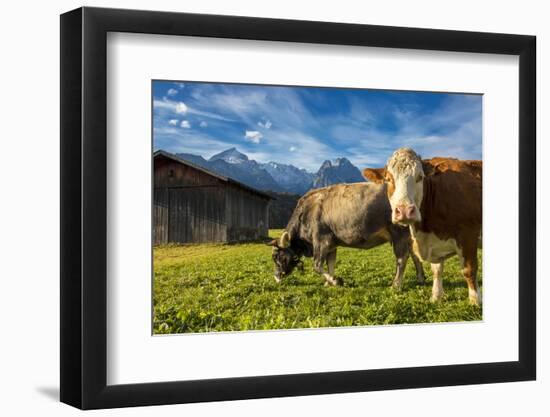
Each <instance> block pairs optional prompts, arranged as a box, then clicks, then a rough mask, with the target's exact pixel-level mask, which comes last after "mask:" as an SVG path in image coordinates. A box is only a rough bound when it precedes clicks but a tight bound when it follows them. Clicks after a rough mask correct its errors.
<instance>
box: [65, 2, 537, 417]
mask: <svg viewBox="0 0 550 417" xmlns="http://www.w3.org/2000/svg"><path fill="white" fill-rule="evenodd" d="M61 101H62V105H61V112H62V120H61V164H62V166H61V191H62V196H61V210H62V211H61V220H62V221H61V227H62V229H61V238H62V247H61V266H62V268H61V400H62V401H63V402H65V403H68V404H71V405H73V406H76V407H79V408H83V409H90V408H110V407H123V406H137V405H154V404H172V403H185V402H199V401H216V400H231V399H247V398H263V397H276V396H296V395H313V394H325V393H341V392H353V391H368V390H386V389H399V388H419V387H434V386H445V385H461V384H479V383H494V382H505V381H522V380H531V379H535V375H536V352H535V337H536V334H535V328H536V317H535V287H536V286H535V278H536V277H535V246H536V240H535V236H536V222H535V221H536V212H535V201H536V195H535V152H536V149H535V103H536V100H535V38H534V37H531V36H524V35H508V34H490V33H474V32H458V31H444V30H430V29H414V28H397V27H382V26H371V25H352V24H339V23H322V22H307V21H290V20H276V19H260V18H250V17H233V16H212V15H196V14H185V13H167V12H148V11H134V10H115V9H97V8H81V9H78V10H74V11H71V12H68V13H66V14H64V15H62V16H61ZM411 341H413V342H412V343H411Z"/></svg>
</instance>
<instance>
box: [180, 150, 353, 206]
mask: <svg viewBox="0 0 550 417" xmlns="http://www.w3.org/2000/svg"><path fill="white" fill-rule="evenodd" d="M177 156H178V157H179V158H181V159H184V160H186V161H189V162H191V163H192V164H195V165H198V166H201V167H203V168H206V169H208V170H210V171H214V172H216V173H218V174H221V175H223V176H226V177H231V178H234V179H236V180H237V181H240V182H242V183H244V184H246V185H248V186H250V187H253V188H256V189H259V190H264V191H274V192H287V193H292V194H298V195H302V194H304V193H306V192H307V191H308V190H310V189H312V188H320V187H326V186H327V185H332V184H338V183H342V182H348V183H349V182H362V181H364V179H363V177H362V176H361V172H360V171H359V169H357V167H356V166H354V165H353V164H352V163H351V162H350V161H349V160H348V159H346V158H337V159H336V160H334V161H328V160H327V161H324V162H323V163H322V164H321V167H320V168H319V170H318V171H317V172H316V173H312V172H308V171H306V170H305V169H301V168H297V167H295V166H294V165H289V164H282V163H279V162H267V163H259V162H256V161H255V160H253V159H250V158H248V156H247V155H245V154H244V153H241V152H239V151H238V150H237V149H236V148H229V149H226V150H225V151H223V152H220V153H218V154H216V155H214V156H212V157H211V158H210V159H205V158H203V157H202V156H199V155H193V154H189V153H178V154H177Z"/></svg>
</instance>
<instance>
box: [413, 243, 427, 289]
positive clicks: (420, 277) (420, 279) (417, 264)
mask: <svg viewBox="0 0 550 417" xmlns="http://www.w3.org/2000/svg"><path fill="white" fill-rule="evenodd" d="M411 258H412V260H413V262H414V268H415V269H416V282H417V283H418V284H419V285H424V282H426V275H424V267H423V266H422V262H421V261H420V259H418V256H416V255H415V254H414V252H413V251H411Z"/></svg>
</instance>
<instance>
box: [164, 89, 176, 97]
mask: <svg viewBox="0 0 550 417" xmlns="http://www.w3.org/2000/svg"><path fill="white" fill-rule="evenodd" d="M166 94H168V95H169V96H175V95H176V94H178V90H176V89H175V88H171V89H169V90H168V91H167V92H166Z"/></svg>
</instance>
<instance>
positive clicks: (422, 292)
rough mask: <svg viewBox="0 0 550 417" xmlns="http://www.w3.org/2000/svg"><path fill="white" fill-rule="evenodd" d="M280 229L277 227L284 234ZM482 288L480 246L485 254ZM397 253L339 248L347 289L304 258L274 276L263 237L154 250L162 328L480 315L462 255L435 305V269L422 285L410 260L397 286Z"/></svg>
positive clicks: (158, 328)
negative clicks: (296, 267)
mask: <svg viewBox="0 0 550 417" xmlns="http://www.w3.org/2000/svg"><path fill="white" fill-rule="evenodd" d="M280 233H281V231H280V230H272V231H271V232H270V235H271V236H272V237H277V236H279V235H280ZM478 256H479V261H480V272H479V275H478V282H479V284H480V286H481V281H482V268H481V250H479V252H478ZM394 262H395V258H394V256H393V252H392V250H391V246H390V245H389V244H385V245H382V246H379V247H377V248H374V249H372V250H368V251H365V250H357V249H348V248H338V256H337V263H336V275H337V276H338V277H341V278H343V280H344V286H343V287H325V286H324V285H323V283H324V278H322V277H320V276H319V275H317V274H316V273H315V272H314V271H313V268H312V263H311V259H306V261H305V262H304V272H303V273H301V272H299V271H295V272H294V273H293V274H292V275H291V276H289V277H286V278H285V279H284V281H283V282H282V283H281V284H278V283H276V282H275V280H274V279H273V261H272V260H271V247H269V246H267V245H265V244H262V243H248V244H235V245H227V244H200V245H181V246H172V245H168V246H159V247H155V248H154V285H153V294H154V298H153V299H154V301H153V303H154V323H153V331H154V333H155V334H167V333H186V332H192V333H195V332H210V331H232V330H267V329H295V328H310V327H337V326H362V325H380V324H399V323H434V322H454V321H472V320H481V319H482V311H481V308H480V307H476V306H471V305H470V304H469V303H468V291H467V287H466V283H465V281H464V279H463V278H462V274H461V272H460V267H459V263H458V259H457V258H456V257H453V258H451V259H449V260H448V261H447V262H446V263H445V271H444V280H443V287H444V290H445V296H444V298H443V301H442V302H440V303H437V304H433V303H431V302H430V301H429V298H430V294H431V284H432V279H431V271H430V268H429V264H426V265H425V272H426V276H427V282H426V284H425V286H418V285H417V284H416V278H415V272H414V266H413V264H412V261H410V260H409V263H408V265H407V270H406V273H405V278H404V284H403V290H402V291H401V292H396V291H394V290H392V288H391V287H390V285H391V282H392V279H393V276H394V268H395V263H394Z"/></svg>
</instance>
